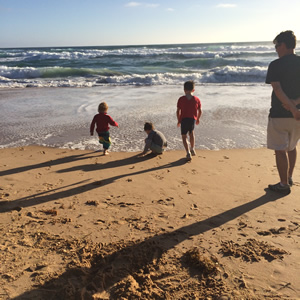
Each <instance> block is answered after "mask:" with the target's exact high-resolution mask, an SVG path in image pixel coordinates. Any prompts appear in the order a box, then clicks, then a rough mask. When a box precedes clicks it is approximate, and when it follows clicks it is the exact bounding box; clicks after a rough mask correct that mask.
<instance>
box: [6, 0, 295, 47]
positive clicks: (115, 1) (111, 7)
mask: <svg viewBox="0 0 300 300" xmlns="http://www.w3.org/2000/svg"><path fill="white" fill-rule="evenodd" d="M299 11H300V1H299V0H288V1H283V0H235V1H233V0H224V1H218V0H145V1H138V0H137V1H126V0H0V48H16V47H51V46H111V45H148V44H181V43H224V42H254V41H272V40H273V38H274V37H275V36H276V35H277V34H278V33H280V32H281V31H284V30H293V31H294V32H295V34H296V36H297V37H300V21H299ZM298 39H299V38H298Z"/></svg>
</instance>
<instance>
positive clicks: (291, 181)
mask: <svg viewBox="0 0 300 300" xmlns="http://www.w3.org/2000/svg"><path fill="white" fill-rule="evenodd" d="M293 184H294V181H293V178H292V177H289V185H290V186H292V185H293Z"/></svg>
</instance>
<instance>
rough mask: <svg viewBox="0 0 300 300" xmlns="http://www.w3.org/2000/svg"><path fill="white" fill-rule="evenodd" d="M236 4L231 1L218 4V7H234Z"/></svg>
mask: <svg viewBox="0 0 300 300" xmlns="http://www.w3.org/2000/svg"><path fill="white" fill-rule="evenodd" d="M236 6H237V5H236V4H230V3H220V4H218V5H217V7H218V8H233V7H236Z"/></svg>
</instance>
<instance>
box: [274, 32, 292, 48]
mask: <svg viewBox="0 0 300 300" xmlns="http://www.w3.org/2000/svg"><path fill="white" fill-rule="evenodd" d="M296 41H297V39H296V36H295V34H294V32H293V31H291V30H287V31H282V32H280V33H279V34H278V35H277V36H276V38H275V39H274V41H273V43H274V44H282V43H284V44H285V45H286V47H287V48H288V49H295V48H296Z"/></svg>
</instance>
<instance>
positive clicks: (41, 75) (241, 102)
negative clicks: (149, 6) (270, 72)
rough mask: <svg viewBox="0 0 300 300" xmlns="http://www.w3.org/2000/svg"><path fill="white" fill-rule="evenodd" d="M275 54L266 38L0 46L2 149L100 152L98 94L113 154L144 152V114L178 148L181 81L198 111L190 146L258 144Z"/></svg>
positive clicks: (262, 133)
mask: <svg viewBox="0 0 300 300" xmlns="http://www.w3.org/2000/svg"><path fill="white" fill-rule="evenodd" d="M276 58H277V54H276V52H275V49H274V45H273V44H272V43H271V42H256V43H223V44H182V45H142V46H112V47H49V48H22V49H21V48H16V49H0V148H6V147H20V146H26V145H32V144H35V145H44V146H50V147H61V148H71V149H74V148H78V149H91V150H97V149H99V148H100V145H99V143H98V141H97V138H96V136H93V137H91V136H90V135H89V125H90V122H91V120H92V118H93V116H94V115H95V114H96V113H97V107H98V104H99V103H100V102H102V101H105V102H107V103H108V105H109V111H108V114H110V115H111V116H112V117H113V119H115V121H117V122H118V123H119V125H120V128H111V130H110V132H111V138H112V147H111V151H139V150H142V148H143V143H144V138H145V133H144V132H143V124H144V122H146V121H150V122H153V123H154V125H155V127H156V128H157V129H158V130H160V131H162V132H163V133H164V134H165V135H166V137H167V140H168V144H169V146H168V149H169V150H172V149H183V146H182V142H181V136H180V130H179V128H177V126H176V125H177V121H176V114H175V112H176V103H177V100H178V98H179V97H180V96H181V95H182V94H183V83H184V82H185V81H186V80H194V81H195V83H196V90H195V95H197V96H198V97H199V98H200V99H201V103H202V109H203V116H202V117H201V122H200V125H199V126H196V129H195V133H196V148H197V149H211V150H218V149H223V148H259V147H264V146H265V143H266V141H265V140H266V123H267V116H268V110H269V106H270V95H271V87H270V86H269V85H266V84H265V83H264V81H265V76H266V72H267V67H268V64H269V63H270V62H271V61H272V60H274V59H276Z"/></svg>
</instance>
